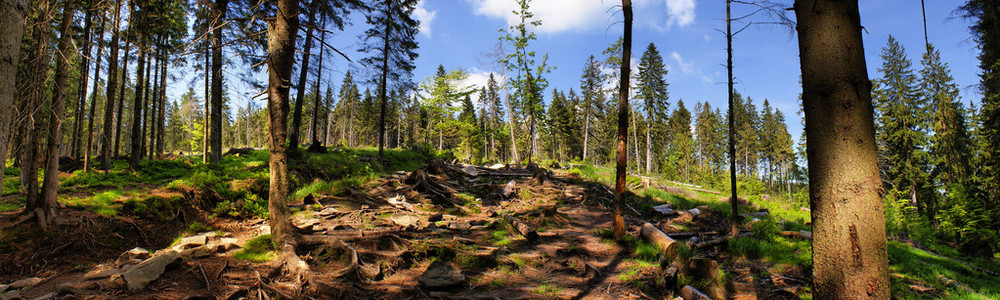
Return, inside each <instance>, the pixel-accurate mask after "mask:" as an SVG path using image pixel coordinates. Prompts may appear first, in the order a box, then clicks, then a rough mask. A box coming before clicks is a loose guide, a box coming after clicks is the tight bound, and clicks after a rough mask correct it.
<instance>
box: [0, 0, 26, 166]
mask: <svg viewBox="0 0 1000 300" xmlns="http://www.w3.org/2000/svg"><path fill="white" fill-rule="evenodd" d="M25 6H26V3H25V1H24V0H0V45H2V46H0V164H3V166H2V167H0V182H3V177H4V172H3V171H2V170H3V169H4V168H6V166H7V150H8V149H7V148H8V147H7V145H8V143H9V142H10V133H11V131H12V130H11V125H12V124H11V117H12V115H13V113H14V93H15V89H16V88H17V87H16V85H15V83H16V81H17V79H16V76H15V75H16V74H17V63H18V60H20V57H19V56H20V54H21V46H20V45H21V35H22V34H24V10H25Z"/></svg>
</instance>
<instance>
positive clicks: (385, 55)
mask: <svg viewBox="0 0 1000 300" xmlns="http://www.w3.org/2000/svg"><path fill="white" fill-rule="evenodd" d="M384 3H385V12H384V14H385V18H386V21H385V22H386V24H385V28H383V29H382V30H383V31H384V32H383V38H382V78H381V80H379V88H378V98H379V118H378V161H379V163H381V164H385V161H384V160H383V156H382V149H383V148H384V147H385V145H384V143H385V105H386V99H385V86H386V84H387V82H386V81H387V75H388V74H389V32H390V30H392V26H391V25H390V24H389V11H390V8H389V3H390V2H389V1H385V2H384Z"/></svg>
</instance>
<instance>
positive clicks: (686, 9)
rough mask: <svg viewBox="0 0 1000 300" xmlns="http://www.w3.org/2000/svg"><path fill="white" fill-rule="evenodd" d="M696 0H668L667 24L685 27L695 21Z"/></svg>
mask: <svg viewBox="0 0 1000 300" xmlns="http://www.w3.org/2000/svg"><path fill="white" fill-rule="evenodd" d="M695 5H696V4H695V0H667V14H668V15H669V19H668V20H667V26H668V27H669V26H671V25H677V26H680V27H684V26H687V25H691V23H694V8H695Z"/></svg>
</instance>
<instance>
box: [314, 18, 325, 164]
mask: <svg viewBox="0 0 1000 300" xmlns="http://www.w3.org/2000/svg"><path fill="white" fill-rule="evenodd" d="M320 23H322V25H320V28H323V29H326V16H324V17H323V21H321V22H320ZM319 41H320V43H319V69H317V70H316V84H315V85H314V86H315V88H314V89H313V90H315V91H316V95H315V96H316V97H315V98H314V101H313V117H312V144H313V145H314V146H313V147H321V148H322V147H323V143H322V142H320V140H319V133H318V132H317V130H318V129H319V127H318V124H319V123H318V120H319V106H320V105H319V104H320V102H321V100H320V99H321V97H320V96H319V95H320V91H319V83H320V82H321V81H322V80H323V53H326V51H323V45H325V44H326V30H323V32H322V33H320V35H319Z"/></svg>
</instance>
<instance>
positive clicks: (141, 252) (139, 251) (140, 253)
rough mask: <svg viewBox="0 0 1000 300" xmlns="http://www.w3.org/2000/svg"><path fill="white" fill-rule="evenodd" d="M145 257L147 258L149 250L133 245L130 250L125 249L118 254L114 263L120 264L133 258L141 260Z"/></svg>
mask: <svg viewBox="0 0 1000 300" xmlns="http://www.w3.org/2000/svg"><path fill="white" fill-rule="evenodd" d="M147 258H149V250H146V249H143V248H140V247H135V248H132V250H129V251H125V253H122V255H120V256H118V259H117V260H115V265H116V266H121V265H124V264H126V263H127V262H128V261H131V260H133V259H139V260H142V259H147Z"/></svg>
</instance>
